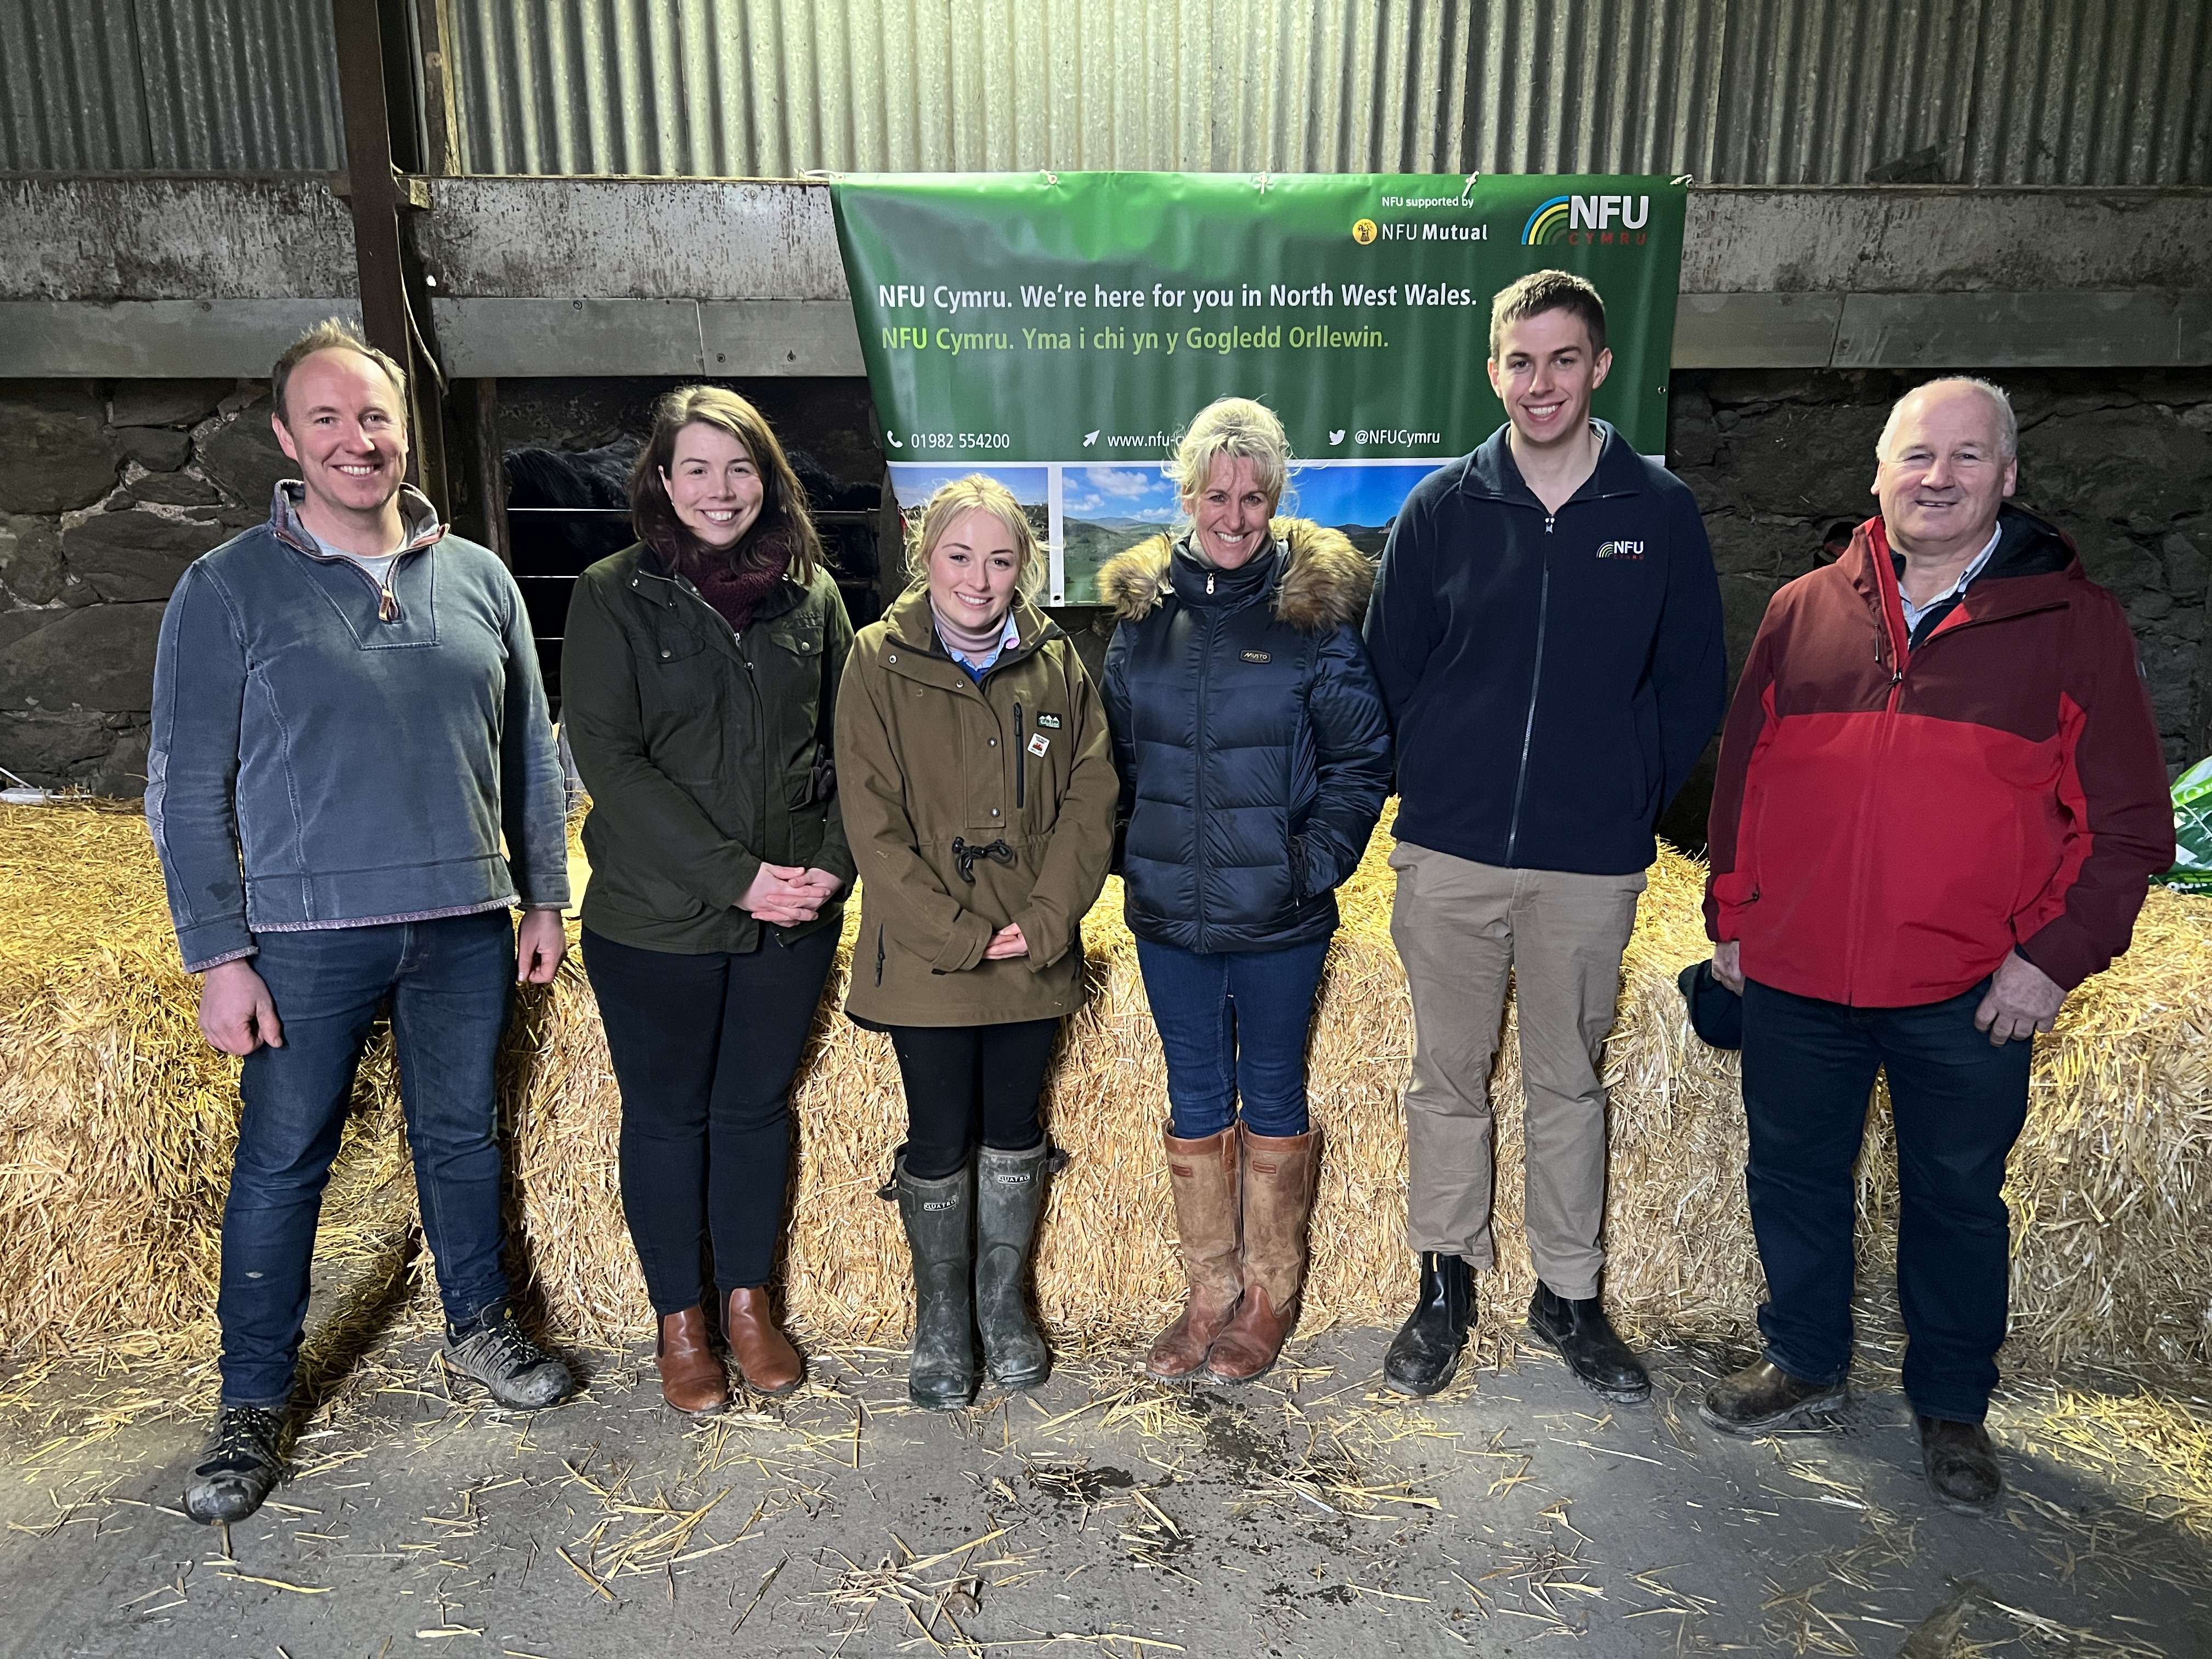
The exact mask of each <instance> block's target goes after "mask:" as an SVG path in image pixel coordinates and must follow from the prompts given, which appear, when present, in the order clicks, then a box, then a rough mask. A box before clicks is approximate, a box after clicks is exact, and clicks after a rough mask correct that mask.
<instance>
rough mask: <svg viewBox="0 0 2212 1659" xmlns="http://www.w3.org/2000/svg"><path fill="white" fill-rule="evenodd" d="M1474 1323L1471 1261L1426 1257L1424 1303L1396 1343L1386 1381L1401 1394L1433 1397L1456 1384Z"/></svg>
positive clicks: (1425, 1254)
mask: <svg viewBox="0 0 2212 1659" xmlns="http://www.w3.org/2000/svg"><path fill="white" fill-rule="evenodd" d="M1473 1323H1474V1269H1473V1268H1471V1267H1468V1265H1467V1261H1466V1258H1465V1257H1463V1256H1456V1255H1435V1254H1433V1253H1431V1252H1430V1251H1426V1250H1424V1251H1423V1252H1422V1253H1421V1299H1420V1300H1419V1302H1417V1303H1415V1304H1413V1313H1412V1314H1411V1315H1409V1316H1407V1320H1406V1322H1405V1323H1404V1324H1403V1325H1401V1326H1400V1327H1399V1328H1398V1334H1397V1335H1396V1336H1395V1337H1393V1338H1391V1340H1390V1352H1389V1354H1387V1355H1386V1356H1384V1358H1383V1380H1384V1381H1385V1382H1387V1383H1389V1385H1390V1386H1391V1387H1392V1388H1394V1389H1397V1390H1398V1392H1399V1393H1401V1394H1411V1395H1431V1394H1434V1393H1436V1391H1437V1389H1441V1388H1443V1386H1444V1385H1445V1384H1446V1383H1449V1382H1450V1381H1451V1380H1452V1373H1453V1372H1454V1371H1455V1370H1458V1369H1459V1356H1460V1352H1461V1350H1462V1349H1463V1348H1465V1347H1466V1346H1467V1331H1468V1326H1470V1325H1472V1324H1473Z"/></svg>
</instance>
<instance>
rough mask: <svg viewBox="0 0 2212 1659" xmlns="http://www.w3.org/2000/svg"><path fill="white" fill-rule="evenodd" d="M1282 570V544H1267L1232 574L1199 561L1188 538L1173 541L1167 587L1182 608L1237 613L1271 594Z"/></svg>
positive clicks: (1217, 566)
mask: <svg viewBox="0 0 2212 1659" xmlns="http://www.w3.org/2000/svg"><path fill="white" fill-rule="evenodd" d="M1282 568H1283V544H1281V543H1280V542H1277V541H1271V542H1269V543H1268V544H1267V545H1266V546H1265V547H1263V548H1261V550H1260V551H1259V552H1257V553H1255V554H1254V555H1253V556H1251V557H1250V558H1249V559H1247V560H1246V561H1245V562H1243V564H1241V565H1239V566H1237V568H1236V569H1234V570H1224V569H1223V568H1221V567H1220V566H1219V565H1218V564H1214V563H1212V562H1209V561H1207V560H1206V559H1203V558H1200V556H1199V555H1198V554H1197V553H1196V552H1195V551H1194V550H1193V549H1192V547H1191V544H1190V538H1189V537H1188V535H1185V536H1179V537H1177V538H1176V543H1175V550H1174V551H1173V552H1172V553H1171V554H1170V556H1169V558H1168V586H1170V587H1172V588H1173V589H1174V590H1175V596H1176V598H1177V599H1181V600H1182V602H1183V603H1184V604H1185V605H1206V606H1208V607H1210V608H1214V609H1218V610H1220V611H1239V610H1242V609H1243V607H1244V606H1246V605H1251V604H1253V603H1255V601H1258V600H1261V599H1267V597H1268V596H1269V595H1271V594H1272V593H1273V592H1274V591H1275V583H1276V580H1277V579H1278V578H1279V576H1280V575H1281V574H1282Z"/></svg>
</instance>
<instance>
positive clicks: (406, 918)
mask: <svg viewBox="0 0 2212 1659" xmlns="http://www.w3.org/2000/svg"><path fill="white" fill-rule="evenodd" d="M274 379H275V392H276V413H275V416H274V422H275V425H276V436H277V440H278V441H279V442H280V443H281V444H282V445H283V448H284V453H286V454H287V455H289V456H290V457H291V458H292V459H294V460H295V461H297V462H298V463H299V465H300V471H301V481H300V482H298V483H289V482H288V483H280V484H279V485H277V487H276V499H275V501H274V502H273V504H272V506H271V508H270V519H269V522H268V523H267V524H266V525H264V526H260V527H258V528H256V529H253V530H249V531H247V532H246V533H245V534H243V535H241V536H239V537H237V538H234V539H233V540H231V541H228V542H226V543H225V544H223V545H222V546H221V547H218V548H216V550H214V551H213V552H211V553H210V554H208V555H207V556H204V558H201V559H200V560H198V561H197V562H195V563H194V564H193V565H192V566H191V568H190V569H188V570H187V571H185V574H184V577H183V579H182V580H179V582H178V584H177V587H176V591H175V592H174V593H173V595H172V596H171V598H170V600H169V605H168V609H167V612H166V613H165V614H164V615H163V617H162V620H161V645H160V650H159V653H158V654H157V656H156V658H155V668H154V730H153V744H152V749H151V752H150V754H149V758H148V764H147V787H146V817H147V821H148V823H149V825H150V827H151V829H152V830H153V835H154V844H155V848H156V850H157V851H158V852H159V853H160V854H161V872H162V875H163V877H164V878H165V879H166V881H167V886H168V897H169V908H170V913H171V915H172V916H173V919H174V921H175V923H176V928H177V939H178V944H179V948H180V949H181V950H182V951H183V954H184V958H185V967H186V968H187V969H190V970H191V971H192V972H194V973H197V974H201V975H204V980H203V982H202V987H201V993H200V1015H199V1020H200V1030H202V1032H203V1033H204V1034H205V1036H206V1037H207V1039H208V1041H209V1042H211V1043H213V1044H214V1045H215V1046H216V1048H220V1049H222V1051H223V1052H224V1053H225V1054H239V1055H242V1056H244V1059H245V1066H244V1068H243V1071H242V1073H241V1075H240V1095H241V1097H242V1098H243V1102H244V1108H245V1109H244V1112H243V1115H242V1116H241V1118H240V1123H239V1139H238V1152H237V1156H236V1161H235V1163H234V1165H233V1169H232V1175H231V1187H230V1196H229V1200H228V1203H227V1204H226V1205H225V1206H224V1209H223V1221H222V1281H221V1287H220V1290H219V1291H218V1295H217V1298H216V1318H217V1322H219V1323H220V1325H221V1326H222V1406H221V1409H220V1411H219V1413H218V1414H217V1417H216V1426H215V1432H214V1436H213V1438H212V1440H211V1441H210V1445H209V1447H208V1449H207V1453H206V1455H205V1456H204V1459H203V1460H202V1461H201V1462H200V1463H199V1464H198V1466H197V1468H194V1470H193V1471H192V1475H191V1480H190V1481H189V1483H188V1484H187V1486H186V1490H185V1510H186V1511H187V1512H188V1513H190V1514H191V1515H192V1516H194V1517H195V1518H197V1519H199V1520H202V1521H210V1522H229V1521H235V1520H238V1519H240V1518H242V1517H243V1516H247V1515H250V1514H252V1512H253V1510H256V1509H257V1508H258V1507H259V1506H260V1504H261V1503H262V1500H263V1499H264V1498H266V1497H267V1496H268V1494H269V1492H270V1488H271V1487H272V1486H275V1484H276V1481H277V1480H278V1479H279V1478H281V1476H282V1474H283V1458H282V1442H283V1426H284V1417H285V1412H286V1407H287V1404H288V1402H289V1398H290V1395H291V1390H292V1383H293V1373H294V1369H295V1363H296V1361H297V1358H298V1355H299V1348H300V1339H301V1334H302V1332H303V1329H304V1327H305V1324H306V1318H307V1282H308V1267H309V1262H310V1259H311V1258H312V1256H313V1251H314V1243H315V1224H316V1220H317V1218H318V1216H319V1213H320V1211H321V1207H322V1194H323V1188H324V1185H325V1182H326V1181H327V1180H328V1179H329V1176H330V1169H331V1159H332V1158H334V1157H335V1156H336V1154H337V1147H338V1139H339V1133H340V1131H341V1129H342V1128H343V1124H344V1121H345V1114H346V1104H347V1102H348V1100H349V1097H351V1094H352V1091H353V1080H354V1071H355V1067H356V1065H357V1064H358V1062H359V1060H360V1058H361V1052H362V1046H363V1044H364V1043H365V1042H366V1041H367V1040H368V1034H369V1030H370V1027H371V1025H372V1024H373V1023H374V1020H375V1018H376V1015H377V1012H378V1010H379V1008H380V1006H383V1005H384V1003H385V1000H386V998H387V997H388V998H389V999H390V1007H391V1014H392V1034H393V1037H394V1042H395V1046H396V1049H397V1054H398V1062H399V1077H400V1090H401V1094H402V1097H403V1099H404V1105H405V1108H406V1114H407V1134H408V1142H409V1145H410V1148H411V1149H412V1151H413V1153H414V1160H415V1178H416V1189H417V1192H418V1193H419V1194H420V1197H421V1200H422V1227H423V1232H424V1234H425V1236H426V1237H427V1238H428V1243H429V1245H430V1249H431V1253H432V1255H433V1256H434V1257H435V1261H436V1264H437V1274H438V1290H439V1294H440V1296H441V1298H442V1300H443V1301H444V1304H445V1308H446V1317H447V1342H446V1347H445V1351H444V1358H445V1361H446V1364H447V1366H448V1368H449V1369H451V1370H454V1371H456V1372H458V1373H459V1374H460V1375H462V1376H467V1377H470V1378H472V1379H474V1380H475V1381H476V1382H477V1383H482V1384H483V1386H484V1387H485V1388H486V1389H489V1391H490V1393H491V1395H493V1397H494V1398H495V1400H497V1401H499V1402H500V1403H501V1404H502V1405H507V1406H510V1407H521V1408H530V1407H539V1406H546V1405H550V1404H553V1403H554V1402H556V1401H558V1400H560V1399H562V1398H563V1397H565V1396H566V1395H568V1392H569V1390H570V1389H571V1387H572V1383H571V1379H570V1377H569V1375H568V1370H567V1368H566V1367H565V1366H564V1365H562V1363H561V1362H560V1361H559V1360H558V1359H557V1358H554V1357H553V1356H552V1355H550V1354H549V1353H547V1352H545V1351H544V1349H543V1348H541V1347H539V1346H538V1344H537V1343H536V1342H534V1341H533V1340H532V1339H531V1338H530V1337H529V1336H528V1335H527V1334H526V1333H525V1332H524V1331H523V1330H522V1329H521V1328H520V1325H519V1324H518V1323H517V1322H516V1320H515V1317H514V1313H513V1309H512V1307H511V1306H510V1305H509V1304H508V1299H507V1290H508V1287H507V1276H506V1273H505V1271H504V1269H503V1268H502V1267H501V1262H500V1249H501V1242H502V1241H501V1212H500V1153H499V1146H498V1143H497V1141H496V1139H495V1109H494V1102H493V1082H492V1078H493V1064H494V1060H495V1055H496V1053H497V1050H498V1047H499V1040H500V1036H501V1030H503V1028H504V1027H505V1024H506V1022H507V1012H508V1006H509V1004H510V1002H511V1000H512V996H513V981H514V979H515V977H516V974H517V969H518V954H519V966H520V975H521V977H523V978H525V979H527V980H530V981H533V982H537V983H541V984H542V983H544V982H545V981H549V980H550V979H551V978H552V977H553V975H554V971H555V969H557V968H558V967H559V966H560V963H561V957H562V951H563V949H564V936H563V934H562V922H561V912H562V908H565V906H566V905H567V903H568V842H567V836H566V833H565V824H564V822H563V806H564V795H563V790H562V775H561V765H560V760H559V757H558V755H557V753H556V749H555V744H554V738H553V730H552V726H551V723H550V720H549V719H548V717H547V714H546V707H545V692H544V685H543V684H542V683H541V681H540V679H539V677H538V659H537V654H536V651H535V648H534V647H533V645H532V641H531V635H530V624H529V620H528V618H527V617H526V615H525V613H524V611H523V605H522V595H521V592H520V590H519V589H518V588H517V587H516V586H515V582H514V578H513V576H512V575H510V574H508V573H507V570H506V568H504V567H503V566H501V564H500V562H498V560H497V559H496V558H495V557H494V556H492V555H491V554H490V553H489V552H488V551H486V550H484V549H483V548H481V547H477V546H476V545H474V544H471V543H469V542H465V541H463V540H461V539H460V538H458V537H455V536H450V535H447V533H446V531H445V527H444V526H442V525H441V524H440V523H439V522H438V517H437V513H436V510H435V508H433V507H431V505H430V503H429V502H428V501H427V500H426V499H424V497H423V496H422V495H420V494H418V493H416V491H415V490H412V489H408V488H407V487H406V486H405V485H404V483H403V482H402V480H403V478H404V475H405V471H406V466H407V430H406V420H405V412H404V411H405V410H406V407H407V403H406V387H405V381H404V374H403V371H401V369H400V368H399V367H398V365H397V364H396V363H394V362H392V361H391V359H389V358H388V357H386V356H384V355H383V354H382V353H381V352H378V351H375V350H374V349H372V348H370V347H369V346H368V345H366V344H365V343H362V340H361V339H360V338H359V337H357V336H356V335H355V334H354V333H353V332H352V331H350V330H349V328H348V327H347V325H344V324H343V323H341V322H337V321H332V322H329V323H325V324H322V325H319V326H318V327H316V328H314V329H312V330H310V331H308V332H307V334H306V335H305V336H303V337H301V339H300V340H299V341H297V342H295V343H294V344H293V346H292V347H291V348H290V349H289V350H287V351H286V352H285V354H284V356H283V357H282V358H280V359H279V360H278V362H277V364H276V372H275V377H274ZM502 838H503V840H502ZM517 905H520V906H521V907H522V908H523V910H524V917H523V921H522V925H521V934H520V951H519V953H518V950H517V939H516V932H515V928H514V925H513V922H512V921H510V920H509V913H510V911H511V910H512V908H513V907H515V906H517Z"/></svg>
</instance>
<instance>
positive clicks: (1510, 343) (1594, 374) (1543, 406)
mask: <svg viewBox="0 0 2212 1659" xmlns="http://www.w3.org/2000/svg"><path fill="white" fill-rule="evenodd" d="M1612 368H1613V353H1612V352H1611V351H1609V350H1608V351H1598V352H1593V351H1591V349H1590V338H1589V327H1588V325H1585V324H1584V323H1583V319H1581V318H1580V317H1577V315H1576V314H1575V313H1573V312H1571V311H1569V310H1567V309H1565V307H1554V308H1553V309H1552V310H1550V311H1540V312H1538V313H1536V314H1535V315H1534V316H1533V317H1522V318H1519V319H1516V320H1515V321H1513V322H1510V323H1508V324H1507V325H1505V326H1504V329H1503V330H1501V331H1499V334H1498V355H1497V356H1494V357H1492V359H1491V360H1490V389H1491V390H1492V391H1493V392H1496V393H1497V394H1498V401H1499V402H1501V403H1503V404H1504V405H1505V418H1506V419H1507V420H1509V421H1510V422H1513V439H1514V444H1515V447H1516V448H1521V449H1539V450H1541V449H1547V448H1550V447H1553V446H1555V445H1559V444H1565V443H1569V442H1574V441H1580V440H1581V438H1582V437H1583V435H1584V434H1585V433H1586V432H1588V431H1589V412H1590V394H1591V393H1592V392H1595V391H1596V390H1597V389H1598V388H1599V387H1600V386H1603V385H1604V384H1605V377H1606V375H1607V374H1608V373H1610V372H1611V370H1612Z"/></svg>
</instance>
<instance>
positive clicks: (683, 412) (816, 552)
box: [629, 386, 822, 587]
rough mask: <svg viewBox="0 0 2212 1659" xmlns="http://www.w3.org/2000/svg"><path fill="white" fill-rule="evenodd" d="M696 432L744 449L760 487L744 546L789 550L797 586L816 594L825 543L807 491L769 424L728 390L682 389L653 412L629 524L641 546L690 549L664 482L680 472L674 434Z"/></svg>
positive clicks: (635, 470) (632, 478)
mask: <svg viewBox="0 0 2212 1659" xmlns="http://www.w3.org/2000/svg"><path fill="white" fill-rule="evenodd" d="M693 425H697V426H710V427H713V428H714V429H715V430H716V431H717V432H724V433H727V434H728V435H730V436H731V437H732V438H735V439H736V440H737V441H738V442H739V443H741V444H743V445H744V447H745V453H746V454H748V455H750V456H751V457H752V461H753V466H754V468H755V470H756V471H758V472H759V473H760V480H761V510H760V517H759V518H757V519H756V520H754V521H753V526H752V529H751V530H750V532H748V534H747V536H746V538H745V539H746V541H747V542H748V543H750V544H753V545H758V543H759V538H762V537H763V536H773V537H775V538H778V539H779V540H781V542H782V543H783V544H784V545H785V546H787V547H788V548H789V549H790V550H791V579H792V580H793V581H795V582H797V583H798V584H799V586H802V587H805V586H811V584H812V583H813V580H814V572H815V569H816V568H817V566H819V565H820V564H821V562H822V538H820V537H819V536H818V535H817V534H816V533H815V530H814V520H813V519H812V517H811V515H810V514H809V513H808V512H807V510H806V489H805V486H804V485H802V484H801V483H799V475H798V474H797V473H795V472H793V471H792V470H791V462H790V461H789V460H788V459H787V458H786V457H785V455H784V453H783V446H782V445H781V444H780V443H778V442H777V441H775V431H774V430H773V429H772V428H770V427H769V423H768V421H767V418H766V417H765V416H763V415H762V413H761V412H760V410H757V409H755V408H754V407H753V406H752V405H751V404H749V403H747V402H746V401H745V400H744V398H740V397H739V396H738V394H737V393H736V392H732V391H731V390H729V389H728V388H727V387H726V386H678V387H677V388H676V389H675V390H674V391H673V392H669V393H668V394H667V395H665V397H663V398H661V400H660V401H659V403H657V404H654V405H653V436H652V437H650V438H648V439H647V441H646V445H645V447H644V448H643V449H641V450H640V451H639V452H638V457H637V462H636V464H635V465H634V466H632V467H631V468H630V473H629V518H630V524H631V526H632V527H633V528H634V529H635V531H636V532H637V536H638V539H639V540H640V541H641V542H644V543H645V544H647V546H653V545H657V544H660V543H663V542H666V541H671V540H672V541H673V542H674V543H675V544H677V545H678V547H686V546H690V544H691V543H692V539H693V538H692V535H691V532H690V531H689V530H687V529H685V528H684V521H683V520H681V519H679V518H678V517H677V516H676V507H675V505H674V504H673V503H672V502H671V501H669V499H668V486H667V485H666V484H665V483H662V482H661V475H662V474H663V473H665V471H668V469H669V468H670V467H671V465H674V464H675V460H676V435H677V434H678V433H679V432H681V431H683V430H684V428H685V427H687V426H693ZM732 551H733V552H734V551H735V550H734V549H733V550H732Z"/></svg>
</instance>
